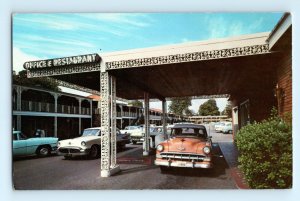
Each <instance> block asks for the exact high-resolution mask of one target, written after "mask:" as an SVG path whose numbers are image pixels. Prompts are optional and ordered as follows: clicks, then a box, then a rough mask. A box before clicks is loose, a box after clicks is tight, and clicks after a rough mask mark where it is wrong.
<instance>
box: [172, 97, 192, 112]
mask: <svg viewBox="0 0 300 201" xmlns="http://www.w3.org/2000/svg"><path fill="white" fill-rule="evenodd" d="M191 105H192V101H191V98H189V97H182V98H172V99H171V104H170V105H169V111H170V112H172V113H174V114H176V115H188V114H190V113H191V111H190V110H189V106H191Z"/></svg>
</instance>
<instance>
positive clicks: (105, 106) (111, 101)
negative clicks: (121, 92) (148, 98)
mask: <svg viewBox="0 0 300 201" xmlns="http://www.w3.org/2000/svg"><path fill="white" fill-rule="evenodd" d="M115 92H116V79H115V78H114V77H113V78H111V77H110V75H109V74H108V72H105V71H101V74H100V93H101V137H102V140H101V173H100V174H101V177H109V176H111V175H113V174H115V173H117V172H118V171H120V167H119V166H118V165H117V164H116V150H115V147H112V148H111V146H112V145H113V146H115V145H116V124H115V119H116V116H115V115H116V112H115V111H116V107H115V106H116V105H115V103H116V98H115V97H116V96H115V95H116V94H115ZM110 95H111V96H110ZM110 117H111V118H110ZM110 123H111V124H112V125H110ZM110 126H112V134H110ZM112 138H113V139H112Z"/></svg>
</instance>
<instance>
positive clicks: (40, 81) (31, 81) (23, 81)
mask: <svg viewBox="0 0 300 201" xmlns="http://www.w3.org/2000/svg"><path fill="white" fill-rule="evenodd" d="M13 84H17V85H22V86H28V87H40V88H43V89H49V90H51V91H60V89H59V88H58V83H57V82H55V81H52V80H49V79H47V78H43V77H40V78H27V71H26V70H22V71H20V72H19V74H18V75H17V74H16V73H13Z"/></svg>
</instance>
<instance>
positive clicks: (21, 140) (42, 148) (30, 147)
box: [13, 131, 58, 157]
mask: <svg viewBox="0 0 300 201" xmlns="http://www.w3.org/2000/svg"><path fill="white" fill-rule="evenodd" d="M57 142H58V138H55V137H39V138H28V137H27V136H26V135H24V134H23V133H22V132H21V131H13V156H14V157H18V156H28V155H38V156H40V157H43V156H49V155H50V154H51V152H52V151H56V149H57Z"/></svg>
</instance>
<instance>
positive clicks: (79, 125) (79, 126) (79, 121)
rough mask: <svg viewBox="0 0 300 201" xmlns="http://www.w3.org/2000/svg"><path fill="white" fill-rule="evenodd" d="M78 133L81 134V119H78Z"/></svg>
mask: <svg viewBox="0 0 300 201" xmlns="http://www.w3.org/2000/svg"><path fill="white" fill-rule="evenodd" d="M78 133H79V136H80V134H81V117H79V118H78Z"/></svg>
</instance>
